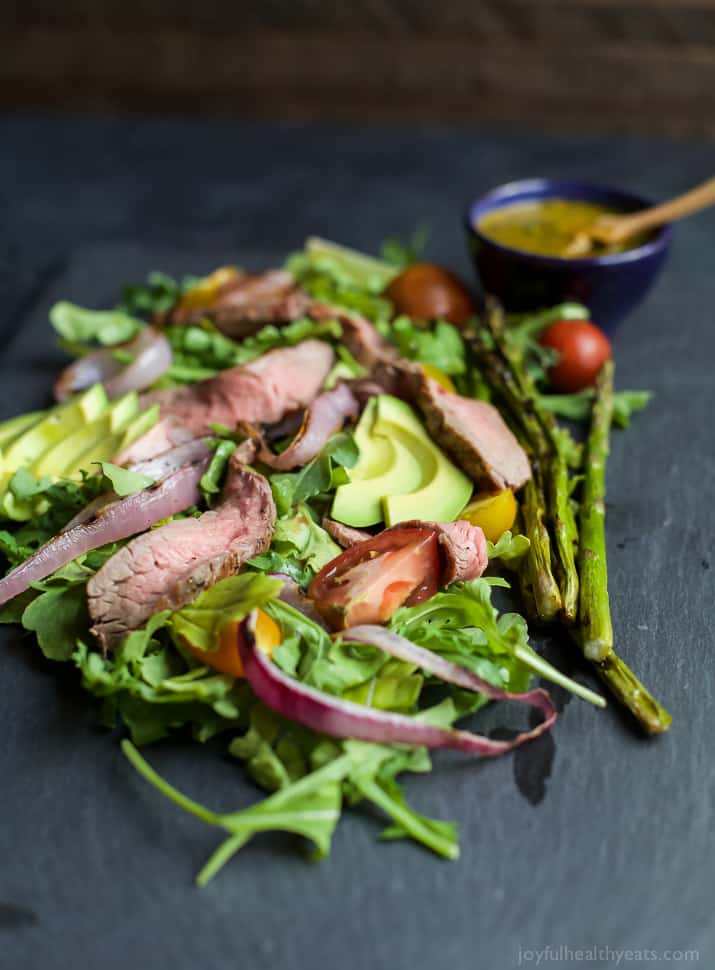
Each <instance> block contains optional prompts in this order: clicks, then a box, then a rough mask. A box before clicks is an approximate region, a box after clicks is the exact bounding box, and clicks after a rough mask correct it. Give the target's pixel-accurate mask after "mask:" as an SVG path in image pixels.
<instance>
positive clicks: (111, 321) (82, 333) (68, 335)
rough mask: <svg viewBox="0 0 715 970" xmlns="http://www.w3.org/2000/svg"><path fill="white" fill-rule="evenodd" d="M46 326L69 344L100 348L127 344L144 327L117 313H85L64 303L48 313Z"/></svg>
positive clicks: (125, 315)
mask: <svg viewBox="0 0 715 970" xmlns="http://www.w3.org/2000/svg"><path fill="white" fill-rule="evenodd" d="M50 323H51V324H52V326H53V327H54V329H55V331H56V332H57V333H58V334H59V335H60V337H62V338H63V339H64V340H66V341H69V342H70V343H79V344H88V343H94V342H97V343H99V344H101V345H102V346H104V347H111V346H113V345H114V344H122V343H124V342H125V341H127V340H131V338H132V337H134V336H136V334H137V333H138V332H139V331H140V330H141V329H142V327H143V326H144V322H143V321H142V320H137V319H136V317H132V316H129V314H128V313H124V312H123V311H121V310H86V309H85V308H84V307H80V306H77V305H76V304H75V303H68V302H66V301H64V300H63V301H61V302H59V303H55V305H54V306H53V307H52V309H51V310H50Z"/></svg>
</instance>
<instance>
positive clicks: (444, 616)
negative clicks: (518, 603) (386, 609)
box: [390, 577, 604, 707]
mask: <svg viewBox="0 0 715 970" xmlns="http://www.w3.org/2000/svg"><path fill="white" fill-rule="evenodd" d="M491 582H492V583H493V581H491ZM390 628H391V629H393V630H395V632H396V633H400V634H401V635H402V636H404V637H407V638H408V639H409V640H412V641H413V642H414V643H418V644H419V645H420V646H423V647H427V649H429V650H434V651H435V653H439V654H441V655H442V656H444V657H446V658H447V659H448V660H452V661H454V662H455V663H460V664H462V665H463V666H465V667H468V668H469V669H470V670H473V671H474V673H475V674H477V675H478V676H479V677H483V678H484V680H487V681H489V683H490V684H494V686H496V687H503V688H506V689H508V690H511V691H515V692H521V691H525V690H527V688H528V686H529V681H530V678H531V675H532V674H538V675H539V676H541V677H544V678H545V679H546V680H550V681H552V682H553V683H555V684H559V685H560V686H561V687H565V688H566V689H567V690H570V691H571V692H572V693H573V694H576V695H577V696H578V697H581V698H583V699H584V700H587V701H589V703H591V704H594V705H595V706H597V707H603V706H604V701H603V698H602V697H601V696H600V695H598V694H595V693H594V692H593V691H591V690H589V689H588V688H587V687H584V686H583V684H579V683H577V682H576V681H575V680H571V678H570V677H566V676H565V675H564V674H562V673H561V672H560V671H559V670H557V669H556V667H554V666H552V664H550V663H548V661H546V660H544V659H543V657H540V656H539V655H538V654H537V653H536V652H535V651H534V650H533V648H532V647H531V645H530V644H529V630H528V627H527V624H526V620H525V619H524V617H523V616H521V614H519V613H504V614H502V615H501V616H500V615H499V613H498V611H497V609H496V608H495V606H494V605H493V603H492V601H491V589H490V581H489V580H487V579H485V578H484V577H482V578H481V579H473V580H471V581H470V582H467V583H455V584H454V585H453V586H450V587H449V589H448V590H447V591H446V592H444V593H437V594H435V595H434V596H433V597H431V599H429V600H427V601H426V602H424V603H420V604H419V605H418V606H409V607H406V606H403V607H401V608H400V609H399V610H397V611H396V612H395V614H394V615H393V617H392V620H391V621H390ZM473 696H475V695H473ZM476 696H478V695H476ZM469 703H471V702H469Z"/></svg>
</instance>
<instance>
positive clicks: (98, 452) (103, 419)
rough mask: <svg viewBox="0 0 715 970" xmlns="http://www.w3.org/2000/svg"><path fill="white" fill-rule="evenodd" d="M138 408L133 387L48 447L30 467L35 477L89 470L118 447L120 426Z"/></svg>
mask: <svg viewBox="0 0 715 970" xmlns="http://www.w3.org/2000/svg"><path fill="white" fill-rule="evenodd" d="M137 409H138V397H137V393H136V391H130V392H129V393H128V394H125V395H124V396H123V397H121V398H119V399H118V400H117V401H113V402H112V404H111V405H110V406H109V407H108V408H107V409H106V410H105V411H104V412H103V413H102V414H101V415H100V416H99V417H98V418H97V419H96V420H95V421H92V422H90V423H89V424H86V425H83V426H82V427H80V428H77V429H76V430H75V431H73V432H72V433H71V434H69V435H68V436H67V437H66V438H64V439H63V440H62V441H58V442H57V444H56V445H54V446H53V447H52V448H50V449H49V450H48V451H46V452H45V454H44V455H43V456H42V457H41V458H40V459H39V461H37V462H35V463H34V465H32V466H31V467H30V471H31V472H32V473H33V475H35V477H36V478H42V477H43V476H47V477H48V478H79V477H80V471H81V470H82V469H84V470H85V471H87V472H91V471H92V468H91V465H92V463H93V462H98V461H109V460H110V459H111V458H113V457H114V455H115V454H116V452H117V451H118V444H119V442H120V440H121V437H120V436H121V435H122V433H123V430H124V428H126V427H127V425H128V424H129V422H130V421H131V420H132V419H133V418H134V417H135V415H136V413H137Z"/></svg>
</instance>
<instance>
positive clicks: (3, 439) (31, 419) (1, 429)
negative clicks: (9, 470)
mask: <svg viewBox="0 0 715 970" xmlns="http://www.w3.org/2000/svg"><path fill="white" fill-rule="evenodd" d="M46 414H47V411H32V412H30V413H28V414H18V416H17V417H16V418H10V419H9V420H8V421H3V423H2V424H0V448H7V447H8V446H9V445H11V444H12V443H13V441H15V440H16V439H17V438H19V437H20V435H21V434H24V433H25V431H29V429H30V428H31V427H32V426H33V425H35V424H39V422H40V421H41V420H42V419H43V418H44V417H45V415H46Z"/></svg>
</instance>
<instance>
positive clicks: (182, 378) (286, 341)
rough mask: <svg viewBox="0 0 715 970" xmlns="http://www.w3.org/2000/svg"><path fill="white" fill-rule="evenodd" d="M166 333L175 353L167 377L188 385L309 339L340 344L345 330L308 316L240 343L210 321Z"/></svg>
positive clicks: (268, 328)
mask: <svg viewBox="0 0 715 970" xmlns="http://www.w3.org/2000/svg"><path fill="white" fill-rule="evenodd" d="M164 333H165V334H166V336H167V338H168V340H169V343H170V344H171V348H172V354H173V364H172V366H171V368H170V369H169V371H168V374H167V377H168V379H169V381H171V380H173V381H175V382H176V381H178V382H179V383H186V382H190V381H192V380H203V379H205V378H206V377H210V376H211V375H212V374H215V373H217V371H220V370H224V369H225V368H227V367H237V366H238V365H240V364H246V363H248V361H250V360H254V359H255V358H256V357H260V355H261V354H264V353H266V352H267V351H269V350H273V349H275V348H276V347H292V346H294V345H295V344H298V343H300V342H301V341H303V340H308V339H318V340H328V341H331V342H336V341H339V340H340V337H341V336H342V327H341V326H340V324H339V323H338V322H337V321H335V320H311V319H309V318H307V317H304V318H301V319H299V320H294V321H293V322H292V323H289V324H287V325H286V326H284V327H277V326H274V325H272V324H269V325H268V326H265V327H263V328H262V329H261V330H259V331H258V333H257V334H255V335H254V336H251V337H246V338H245V339H244V340H241V341H236V340H231V338H230V337H226V336H224V334H222V333H221V332H220V331H219V330H217V329H216V328H215V327H214V326H213V324H212V323H210V322H209V321H208V320H206V321H204V322H203V323H201V324H193V325H190V326H182V327H178V326H174V327H167V328H166V329H165V331H164ZM166 382H167V381H166V379H165V380H164V383H166Z"/></svg>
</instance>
